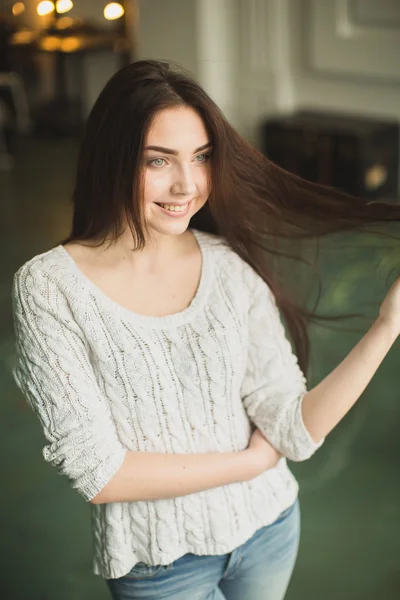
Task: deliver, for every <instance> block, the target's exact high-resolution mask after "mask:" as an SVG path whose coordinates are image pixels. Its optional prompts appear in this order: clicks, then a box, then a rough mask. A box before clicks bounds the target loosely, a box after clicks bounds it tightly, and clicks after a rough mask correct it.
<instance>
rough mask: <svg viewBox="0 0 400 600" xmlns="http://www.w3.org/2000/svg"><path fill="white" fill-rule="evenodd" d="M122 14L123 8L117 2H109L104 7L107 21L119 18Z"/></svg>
mask: <svg viewBox="0 0 400 600" xmlns="http://www.w3.org/2000/svg"><path fill="white" fill-rule="evenodd" d="M123 14H124V9H123V7H122V6H121V4H119V3H118V2H110V4H107V6H106V7H105V9H104V17H105V18H106V19H107V20H108V21H114V19H119V18H120V17H122V15H123Z"/></svg>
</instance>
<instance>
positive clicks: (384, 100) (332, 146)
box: [0, 0, 400, 600]
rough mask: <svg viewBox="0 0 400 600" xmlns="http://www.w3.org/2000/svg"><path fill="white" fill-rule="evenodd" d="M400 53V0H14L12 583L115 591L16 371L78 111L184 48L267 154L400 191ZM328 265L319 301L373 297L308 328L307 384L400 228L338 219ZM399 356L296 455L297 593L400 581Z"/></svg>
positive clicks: (1, 369)
mask: <svg viewBox="0 0 400 600" xmlns="http://www.w3.org/2000/svg"><path fill="white" fill-rule="evenodd" d="M399 57H400V2H399V1H398V0H136V1H135V0H124V1H121V2H118V3H117V2H112V3H109V4H107V2H106V0H73V1H72V0H58V1H57V2H54V3H53V2H50V1H43V2H38V1H36V0H25V1H24V2H13V1H9V0H1V5H0V201H1V219H0V232H1V235H0V256H1V271H0V301H1V308H2V310H1V313H0V314H1V318H0V395H1V417H0V440H1V464H2V470H1V475H2V489H3V493H2V494H1V499H0V531H1V532H2V535H1V541H0V565H1V568H0V571H1V577H0V597H1V598H2V599H5V600H20V599H21V600H22V599H26V598H30V600H64V599H65V600H89V599H93V600H103V599H104V600H106V599H107V598H108V597H109V595H108V592H107V589H106V586H105V585H104V582H103V581H102V580H101V579H100V578H98V577H96V576H94V575H93V574H92V573H91V564H90V562H91V535H90V509H89V506H88V505H86V504H85V503H84V501H83V500H82V499H81V498H80V497H78V496H77V494H75V493H74V492H73V491H72V490H70V489H69V486H68V482H66V481H64V479H63V478H61V477H59V476H58V475H57V474H56V473H55V472H54V471H53V470H52V468H51V467H50V466H49V465H47V464H45V463H44V460H43V458H42V456H41V449H42V447H43V437H42V433H41V431H40V426H39V423H38V422H37V420H36V417H34V415H33V413H32V412H31V411H30V410H29V409H28V407H27V405H26V404H25V401H24V400H23V398H22V396H21V394H20V392H19V391H18V390H17V388H16V387H15V384H14V383H13V379H12V376H11V370H12V366H13V361H14V338H13V327H12V314H11V299H10V289H11V281H12V275H13V273H14V272H15V271H16V270H17V269H18V268H19V267H20V266H21V265H22V264H23V263H24V262H25V261H27V260H28V259H30V258H31V257H32V256H34V255H35V254H38V253H41V252H45V251H46V250H48V249H50V248H51V247H52V246H53V245H55V244H57V243H58V242H59V240H60V239H61V238H62V237H65V236H66V235H67V233H68V232H69V227H70V219H71V214H72V210H71V203H70V198H71V193H72V189H73V183H74V173H75V160H76V155H77V151H78V147H79V140H80V138H81V135H82V128H83V125H84V122H85V119H86V117H87V115H88V113H89V111H90V109H91V106H92V105H93V102H94V101H95V99H96V97H97V96H98V94H99V92H100V91H101V89H102V88H103V86H104V85H105V83H106V82H107V80H108V79H109V77H110V76H111V75H112V74H113V73H114V72H115V71H116V70H117V69H119V68H120V67H121V66H123V65H125V64H128V63H129V62H131V61H132V60H135V59H138V58H162V59H170V60H174V61H176V62H178V63H180V64H181V65H183V66H184V67H186V68H187V69H189V70H190V71H191V72H192V74H193V75H194V76H195V77H196V78H197V79H198V80H199V81H200V83H201V84H202V85H203V86H204V88H205V89H206V90H207V91H208V93H209V94H210V95H211V96H212V97H213V99H214V100H215V101H216V102H217V104H219V106H220V107H221V109H222V110H223V112H224V113H225V115H226V117H227V118H228V120H229V121H230V122H231V123H232V124H233V125H234V126H235V127H236V128H237V129H238V130H239V132H240V133H241V134H242V135H243V136H244V137H245V138H246V139H248V140H249V141H250V142H251V143H253V144H254V145H256V146H257V147H258V148H259V149H260V150H262V151H263V152H264V153H265V154H267V155H268V156H269V158H270V159H271V160H274V161H275V162H277V163H278V164H280V165H281V166H283V167H284V168H286V169H288V170H290V171H293V172H295V173H297V174H299V175H300V176H302V177H304V178H306V179H310V180H313V181H319V182H321V183H326V184H328V185H333V186H335V187H338V188H340V189H344V190H346V191H349V192H351V193H352V194H355V195H363V196H366V197H369V198H371V199H374V200H376V201H383V200H391V201H393V202H399V118H400V59H399ZM299 210H301V207H299ZM388 230H389V229H388ZM393 232H394V233H397V234H398V233H399V231H398V227H397V228H396V227H393ZM295 251H296V252H299V253H303V254H304V255H307V256H309V257H310V256H312V257H314V258H315V256H316V252H317V250H316V247H315V246H308V245H306V244H305V243H301V244H300V243H298V244H297V245H296V248H295ZM318 266H319V269H320V273H321V278H322V284H323V294H322V298H321V312H325V313H327V312H328V313H332V314H333V313H335V314H337V313H351V312H360V313H362V316H360V317H359V318H358V319H352V320H346V321H343V322H341V323H338V324H337V325H335V326H332V327H327V326H322V325H319V326H313V327H312V330H311V335H312V360H311V368H310V373H309V385H310V386H312V385H314V384H315V383H317V382H318V381H320V380H321V378H323V377H324V376H325V375H326V374H328V373H329V372H330V371H331V370H332V369H333V368H334V367H335V366H336V365H337V364H338V363H339V362H340V361H341V360H342V359H343V358H344V356H345V355H346V354H347V353H348V352H349V351H350V349H351V348H352V347H353V346H354V345H355V344H356V343H357V341H358V340H359V339H360V337H361V336H362V334H363V333H364V332H365V331H366V329H367V327H368V325H370V324H371V322H372V320H373V319H374V317H375V316H376V315H377V311H378V309H379V303H380V302H381V301H382V299H383V297H384V295H385V293H386V292H387V290H388V289H389V287H390V285H391V283H392V282H393V281H394V279H395V277H396V276H397V275H398V274H399V273H400V256H399V245H398V242H396V241H394V240H390V239H384V238H379V237H377V236H373V235H372V234H371V235H363V236H361V235H356V234H346V235H340V236H330V238H329V239H327V240H325V241H324V242H323V243H321V244H320V246H319V248H318ZM288 277H289V279H292V280H293V281H295V283H296V285H297V287H298V289H299V291H300V292H301V293H304V296H310V290H316V281H315V278H313V277H312V276H311V275H310V273H309V272H308V271H307V269H304V268H300V267H299V266H298V265H292V266H291V267H290V268H289V270H288ZM311 296H312V294H311ZM399 358H400V347H399V343H398V342H396V344H395V346H394V347H393V349H392V350H391V352H390V353H389V355H388V357H387V358H386V359H385V361H384V363H383V365H382V366H381V368H380V369H379V372H378V373H377V375H376V376H375V378H374V379H373V381H372V383H371V384H370V386H369V387H368V389H367V390H366V392H365V393H364V394H363V396H362V398H361V399H360V401H359V403H358V404H357V405H356V406H355V407H354V409H352V411H351V412H350V413H349V415H347V417H346V418H345V419H344V421H343V422H342V423H341V424H340V425H339V426H338V427H337V428H336V429H335V430H334V431H333V432H332V434H331V435H330V436H329V438H328V439H327V440H326V442H325V444H324V446H323V447H322V448H321V450H320V451H319V452H318V453H317V454H316V455H315V456H314V457H313V458H312V459H311V460H309V461H307V462H305V463H300V464H292V465H291V467H292V469H293V471H294V472H295V474H296V476H297V477H298V479H299V481H300V486H301V492H300V500H301V506H302V523H303V533H302V540H301V545H300V554H299V558H298V562H297V565H296V569H295V573H294V576H293V579H292V582H291V584H290V588H289V591H288V594H287V599H288V600H306V599H307V600H308V599H310V600H313V599H318V600H319V599H320V598H324V600H338V599H340V600H361V599H362V600H376V598H380V599H382V600H398V598H400V560H399V559H400V473H399V469H398V463H399V458H400V436H399V433H398V431H399V416H400V406H399V394H398V389H399V380H398V371H399V367H398V365H399ZM244 600H245V599H244Z"/></svg>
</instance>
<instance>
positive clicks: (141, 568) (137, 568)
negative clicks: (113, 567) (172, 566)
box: [125, 562, 168, 579]
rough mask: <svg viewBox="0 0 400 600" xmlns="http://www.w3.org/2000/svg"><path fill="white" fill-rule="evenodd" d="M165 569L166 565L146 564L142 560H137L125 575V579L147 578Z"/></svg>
mask: <svg viewBox="0 0 400 600" xmlns="http://www.w3.org/2000/svg"><path fill="white" fill-rule="evenodd" d="M166 569H168V565H146V563H144V562H138V563H136V565H134V566H133V567H132V569H131V570H130V571H129V573H127V574H126V575H125V577H126V579H149V578H151V577H155V576H156V575H158V574H159V573H160V572H161V571H162V570H166Z"/></svg>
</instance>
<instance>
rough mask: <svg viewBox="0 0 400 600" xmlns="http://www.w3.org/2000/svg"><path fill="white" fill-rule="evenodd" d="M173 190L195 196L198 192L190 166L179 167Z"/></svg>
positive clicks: (180, 193) (184, 194) (175, 192)
mask: <svg viewBox="0 0 400 600" xmlns="http://www.w3.org/2000/svg"><path fill="white" fill-rule="evenodd" d="M171 192H172V193H173V194H179V195H182V196H193V194H194V193H195V192H196V182H195V181H194V178H193V173H192V171H191V168H190V167H189V166H182V167H180V168H179V170H178V171H177V174H176V178H175V181H174V183H173V185H172V189H171Z"/></svg>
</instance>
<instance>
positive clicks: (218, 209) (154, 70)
mask: <svg viewBox="0 0 400 600" xmlns="http://www.w3.org/2000/svg"><path fill="white" fill-rule="evenodd" d="M179 106H187V107H191V108H193V109H195V110H196V111H197V112H198V114H199V115H200V116H201V117H202V119H203V122H204V124H205V127H206V129H207V132H208V134H209V136H210V141H211V143H212V144H213V146H214V150H213V155H212V159H211V192H210V196H209V198H208V202H207V203H206V204H205V205H204V206H203V207H202V208H201V209H200V210H199V211H198V213H196V214H195V215H194V216H193V217H192V219H191V221H190V226H191V227H193V228H196V229H200V230H203V231H206V232H209V233H215V234H218V235H221V236H223V237H224V238H225V239H226V240H227V242H228V243H229V245H230V247H231V248H232V249H233V250H234V251H235V252H236V253H237V254H238V255H239V256H240V257H241V258H242V259H243V260H245V261H246V262H247V263H248V264H249V265H251V266H252V267H253V269H254V270H255V271H256V272H257V273H258V274H259V275H260V276H261V277H262V278H263V279H264V281H265V282H266V283H267V284H268V286H269V287H270V288H271V290H272V292H273V294H274V296H275V299H276V303H277V306H278V308H279V310H280V311H281V313H282V316H283V318H284V320H285V323H286V326H287V329H288V332H289V335H290V337H291V339H292V342H293V344H294V347H295V352H296V354H297V357H298V360H299V365H300V367H301V368H302V370H303V372H304V373H306V371H307V368H308V361H309V351H310V343H309V336H308V324H309V322H310V321H311V320H315V319H321V318H322V319H329V318H335V317H327V316H325V317H322V316H321V315H317V314H316V311H315V308H314V310H312V311H310V310H307V309H306V308H305V307H303V306H301V303H299V302H297V301H296V299H295V298H294V297H293V294H290V293H288V292H287V291H285V289H284V287H285V286H284V285H283V284H282V283H281V282H280V281H279V278H278V275H277V272H276V269H275V268H274V262H276V258H279V257H283V256H290V257H291V258H295V259H296V258H298V259H299V260H304V259H302V258H301V256H298V257H296V256H293V255H292V254H290V253H288V252H287V242H288V241H289V242H290V241H291V240H294V239H304V238H308V239H317V240H318V239H319V237H320V236H325V235H327V234H332V233H337V232H343V231H350V230H351V231H372V230H374V227H375V226H379V225H380V224H382V223H384V222H390V221H392V222H393V221H400V205H396V204H391V203H389V202H377V201H367V200H366V199H364V198H358V197H353V196H350V195H348V194H345V193H343V192H339V191H338V190H335V189H333V188H330V187H327V186H322V185H319V184H316V183H311V182H308V181H305V180H303V179H301V178H300V177H297V176H295V175H293V174H291V173H288V172H287V171H285V170H283V169H281V168H280V167H278V166H277V165H275V164H274V163H272V162H271V161H270V160H268V159H267V158H266V157H265V156H264V155H263V154H262V153H261V152H260V151H258V150H257V149H256V148H254V147H253V146H251V144H249V143H248V142H247V141H246V140H244V139H243V138H242V137H241V136H240V135H239V133H238V132H237V131H236V130H235V129H234V128H233V127H232V126H231V125H230V124H229V123H228V121H227V120H226V119H225V117H224V115H223V114H222V112H221V111H220V109H219V108H218V106H217V105H216V104H215V103H214V102H213V100H212V99H211V98H210V97H209V96H208V95H207V93H206V92H205V91H204V90H203V89H202V88H201V86H200V85H199V84H198V83H197V82H196V81H195V80H194V79H193V77H192V76H191V75H189V74H188V73H187V72H185V71H184V70H183V69H182V68H181V67H179V66H178V65H176V64H174V63H169V62H166V61H155V60H140V61H136V62H134V63H132V64H130V65H128V66H126V67H124V68H123V69H121V70H120V71H118V72H117V73H116V74H115V75H114V76H113V77H112V78H111V79H110V80H109V82H108V83H107V85H106V86H105V88H104V89H103V91H102V92H101V94H100V95H99V97H98V99H97V101H96V103H95V104H94V106H93V108H92V110H91V113H90V115H89V117H88V121H87V124H86V130H85V135H84V139H83V141H82V144H81V149H80V154H79V158H78V165H77V175H76V183H75V189H74V192H73V204H74V213H73V223H72V231H71V233H70V235H69V236H68V238H66V239H65V240H63V241H62V242H61V243H62V244H64V243H67V242H70V241H81V242H84V241H88V242H89V241H90V242H91V243H96V244H98V245H101V244H103V243H104V242H105V241H106V240H109V241H110V242H111V243H112V242H115V241H116V240H117V239H118V238H119V236H120V235H121V234H122V232H123V226H124V223H125V222H127V223H128V225H129V227H130V229H131V231H132V235H133V240H134V244H135V246H134V247H135V249H137V250H139V249H142V248H143V247H144V245H145V240H146V237H147V230H146V223H145V219H144V206H143V201H142V198H143V167H142V153H143V147H144V142H145V138H146V134H147V132H148V130H149V127H150V125H151V123H152V121H153V119H154V117H155V115H156V114H157V113H158V112H159V111H160V110H163V109H166V108H174V107H179ZM282 242H283V243H282ZM285 243H286V246H285Z"/></svg>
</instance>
